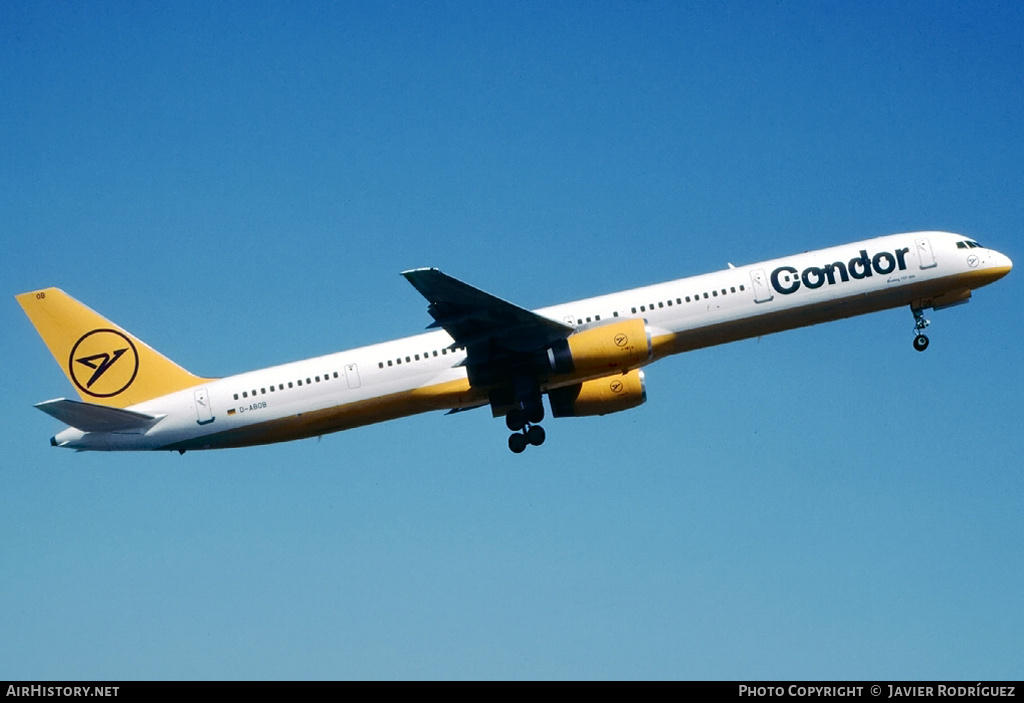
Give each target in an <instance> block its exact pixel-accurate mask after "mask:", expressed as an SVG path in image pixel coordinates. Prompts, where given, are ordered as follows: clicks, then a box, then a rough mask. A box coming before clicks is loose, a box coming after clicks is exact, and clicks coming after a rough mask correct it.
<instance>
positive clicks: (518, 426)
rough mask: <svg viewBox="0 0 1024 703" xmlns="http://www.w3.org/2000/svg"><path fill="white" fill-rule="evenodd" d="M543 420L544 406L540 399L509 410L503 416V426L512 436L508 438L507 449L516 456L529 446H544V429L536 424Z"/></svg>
mask: <svg viewBox="0 0 1024 703" xmlns="http://www.w3.org/2000/svg"><path fill="white" fill-rule="evenodd" d="M543 419H544V406H543V405H542V404H541V400H540V398H537V399H536V400H533V401H530V402H528V403H521V404H520V407H518V408H512V409H511V410H509V411H508V414H507V415H505V426H506V427H508V428H509V429H510V430H512V433H513V434H511V435H509V437H508V448H509V449H511V450H512V451H513V452H515V453H516V454H521V453H522V452H523V450H524V449H526V446H527V445H529V444H532V445H533V446H535V447H539V446H540V445H542V444H544V439H545V438H546V437H547V435H546V433H545V432H544V428H543V427H541V426H540V425H538V424H537V423H538V422H540V421H541V420H543Z"/></svg>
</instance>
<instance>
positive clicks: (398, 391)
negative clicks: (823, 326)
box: [17, 232, 1012, 454]
mask: <svg viewBox="0 0 1024 703" xmlns="http://www.w3.org/2000/svg"><path fill="white" fill-rule="evenodd" d="M1011 268H1012V262H1011V261H1010V259H1009V258H1008V257H1007V256H1005V255H1003V254H1001V253H999V252H997V251H995V250H992V249H988V248H986V247H983V246H981V245H980V244H978V243H977V242H976V241H974V240H973V239H971V238H969V237H965V236H961V235H958V234H952V233H949V232H911V233H906V234H895V235H889V236H883V237H877V238H874V239H868V240H865V241H860V242H855V243H852V244H847V245H844V246H837V247H832V248H828V249H821V250H818V251H810V252H805V253H803V254H796V255H793V256H788V257H783V258H780V259H772V260H770V261H764V262H761V263H756V264H751V265H748V266H738V267H737V266H733V265H732V264H729V268H727V269H725V270H722V271H718V272H715V273H708V274H704V275H700V276H693V277H690V278H682V279H679V280H675V281H669V282H667V283H660V284H656V285H651V286H645V287H641V288H634V289H632V290H626V291H622V292H619V293H612V294H608V295H601V296H598V297H594V298H587V299H584V300H577V301H574V302H571V303H565V304H563V305H555V306H553V307H547V308H542V309H539V310H535V311H530V310H527V309H525V308H522V307H519V306H518V305H515V304H513V303H510V302H507V301H505V300H503V299H501V298H498V297H495V296H493V295H491V294H489V293H485V292H484V291H482V290H479V289H477V288H474V287H473V286H471V285H469V284H467V283H463V282H462V281H460V280H458V279H456V278H453V277H451V276H448V275H447V274H445V273H442V272H441V271H439V270H438V269H435V268H418V269H412V270H409V271H405V272H404V273H403V274H402V275H403V276H404V277H405V278H406V279H407V280H408V281H409V283H411V284H412V285H413V287H415V288H416V290H417V291H419V292H420V293H421V294H422V295H423V297H425V298H426V300H427V302H428V307H427V312H428V313H429V314H430V316H431V317H432V318H433V319H434V322H433V323H432V324H431V325H429V326H428V330H432V331H428V332H426V333H422V334H419V335H416V336H412V337H406V338H404V339H397V340H394V341H390V342H384V343H381V344H373V345H370V346H365V347H359V348H357V349H351V350H349V351H343V352H339V353H337V354H329V355H327V356H320V357H316V358H313V359H308V360H305V361H297V362H294V363H288V364H282V365H279V366H273V367H270V368H266V369H261V370H258V371H251V372H248V373H242V374H238V375H235V376H229V377H226V378H204V377H200V376H195V375H193V374H191V373H189V372H188V371H186V370H185V369H183V368H181V367H180V366H178V365H177V364H175V363H174V362H173V361H171V360H170V359H168V358H166V357H165V356H163V355H161V354H160V353H159V352H157V351H156V350H154V349H153V348H151V347H149V346H147V345H146V344H144V343H143V342H142V341H140V340H139V339H138V338H137V337H135V336H133V335H131V334H130V333H128V332H127V331H125V330H124V329H122V328H121V327H118V326H117V325H115V324H114V323H113V322H110V321H109V320H107V319H106V318H104V317H103V316H101V315H99V314H98V313H96V312H94V311H93V310H91V309H89V308H88V307H86V306H85V305H83V304H82V303H80V302H78V301H77V300H75V299H74V298H72V297H70V296H69V295H67V294H66V293H64V292H63V291H61V290H59V289H57V288H46V289H43V290H37V291H32V292H29V293H23V294H21V295H18V296H17V300H18V302H19V303H20V304H21V306H22V308H24V310H25V313H26V314H27V315H28V317H29V319H30V321H31V322H32V324H33V325H34V326H35V328H36V330H37V332H38V333H39V335H40V336H41V337H42V339H43V341H44V342H45V344H46V345H47V347H48V348H49V350H50V352H51V353H52V354H53V357H54V358H55V359H56V360H57V363H58V364H59V365H60V366H61V368H62V369H63V371H64V373H65V374H66V375H67V377H68V380H70V381H71V383H72V385H73V386H74V387H75V389H76V390H77V392H78V395H79V396H80V398H81V400H72V399H68V398H58V399H55V400H48V401H45V402H42V403H39V404H37V405H36V406H35V407H37V408H39V409H40V410H42V411H43V412H45V413H47V414H49V415H51V416H53V417H54V418H56V419H57V420H60V421H61V422H63V423H65V424H66V425H69V427H68V428H67V429H65V430H63V431H61V432H58V433H57V434H56V435H55V436H54V437H52V438H51V439H50V444H51V445H53V446H55V447H66V448H70V449H76V450H79V451H83V450H101V451H128V450H171V451H178V452H180V453H181V454H184V453H185V452H186V451H187V450H192V449H196V450H198V449H219V448H229V447H244V446H251V445H260V444H269V443H273V442H283V441H288V440H295V439H303V438H308V437H315V436H320V435H324V434H327V433H330V432H337V431H339V430H346V429H350V428H353V427H358V426H362V425H368V424H372V423H377V422H383V421H386V420H392V419H395V418H400V417H406V416H409V415H414V414H417V413H423V412H428V411H433V410H447V411H449V414H450V413H456V412H460V411H464V410H470V409H473V408H478V407H484V406H490V408H491V413H492V415H493V416H494V417H503V418H504V419H505V424H506V426H507V427H508V430H509V431H510V432H511V433H512V434H511V435H510V436H509V438H508V446H509V448H510V449H511V450H512V451H513V452H515V453H520V452H522V451H523V450H524V449H525V448H526V447H527V446H531V445H532V446H540V445H541V444H542V443H543V442H544V440H545V436H546V434H545V430H544V428H543V427H542V426H541V425H540V422H541V421H542V420H543V419H544V404H543V402H542V401H543V396H544V395H547V397H548V405H549V407H550V410H551V415H552V416H553V417H559V418H560V417H573V416H575V417H580V416H592V415H605V414H608V413H613V412H620V411H624V410H628V409H631V408H635V407H637V406H639V405H641V404H642V403H644V402H645V401H646V398H647V393H646V386H645V382H644V368H645V367H646V366H647V365H648V364H650V363H652V362H654V361H657V360H658V359H661V358H663V357H666V356H669V355H672V354H679V353H682V352H686V351H690V350H693V349H700V348H703V347H709V346H712V345H717V344H724V343H727V342H733V341H737V340H741V339H746V338H749V337H758V336H761V335H766V334H770V333H774V332H780V331H782V330H788V329H793V328H797V327H803V326H807V325H814V324H818V323H822V322H828V321H831V320H838V319H842V318H847V317H851V316H854V315H861V314H865V313H870V312H876V311H880V310H885V309H889V308H895V307H900V306H909V307H910V310H911V312H912V314H913V317H914V340H913V342H914V348H915V349H917V350H918V351H924V350H925V349H926V348H927V347H928V344H929V340H928V337H927V336H926V335H925V334H924V330H925V328H926V327H928V325H929V322H928V320H927V319H926V318H925V316H924V311H925V310H927V309H929V308H930V309H934V310H940V309H943V308H946V307H950V306H953V305H959V304H961V303H966V302H968V301H969V300H970V298H971V292H972V291H973V290H974V289H976V288H979V287H981V286H984V285H987V284H989V283H992V282H994V281H996V280H998V279H1000V278H1002V277H1003V276H1005V275H1006V274H1007V273H1009V271H1010V269H1011Z"/></svg>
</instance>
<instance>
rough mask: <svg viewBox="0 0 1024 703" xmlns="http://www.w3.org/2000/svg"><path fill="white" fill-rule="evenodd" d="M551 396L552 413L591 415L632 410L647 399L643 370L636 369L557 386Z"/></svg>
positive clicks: (577, 415)
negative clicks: (562, 386)
mask: <svg viewBox="0 0 1024 703" xmlns="http://www.w3.org/2000/svg"><path fill="white" fill-rule="evenodd" d="M548 400H550V401H551V416H552V417H589V416H592V415H607V414H608V413H617V412H619V411H620V410H629V409H630V408H635V407H637V406H639V405H643V404H644V402H645V401H646V400H647V389H646V388H645V387H644V372H643V371H641V370H640V369H634V370H632V371H630V372H628V373H624V374H615V375H614V376H605V377H604V378H595V379H593V380H590V381H584V382H583V383H577V384H576V385H574V386H566V387H564V388H556V389H554V390H552V391H549V392H548Z"/></svg>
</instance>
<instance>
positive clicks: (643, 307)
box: [612, 284, 747, 317]
mask: <svg viewBox="0 0 1024 703" xmlns="http://www.w3.org/2000/svg"><path fill="white" fill-rule="evenodd" d="M746 289H747V288H746V286H744V285H743V284H740V285H739V290H740V291H741V292H742V291H745V290H746ZM736 290H737V287H736V286H729V288H728V289H725V288H720V289H718V290H713V291H711V293H710V294H709V293H707V292H704V293H697V294H695V295H693V296H689V295H688V296H686V302H687V303H690V302H697V301H699V300H701V299H703V300H708V298H709V297H710V298H717V297H718V296H719V295H729V294H730V293H735V292H736ZM702 296H703V298H702ZM675 304H676V305H682V304H683V298H676V300H675ZM666 305H668V306H669V307H672V301H671V300H667V301H659V302H658V303H657V305H655V303H651V304H650V305H641V306H640V310H639V311H640V312H647V311H648V310H654V309H655V307H658V308H664V307H665V306H666ZM630 310H631V311H632V312H633V314H634V315H636V314H637V308H636V307H632V308H630ZM612 314H613V315H614V316H615V317H618V316H619V313H617V312H615V313H612Z"/></svg>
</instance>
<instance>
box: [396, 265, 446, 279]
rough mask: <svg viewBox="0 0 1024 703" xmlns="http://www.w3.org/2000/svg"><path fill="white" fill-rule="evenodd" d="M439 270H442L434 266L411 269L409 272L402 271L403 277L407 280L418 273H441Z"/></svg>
mask: <svg viewBox="0 0 1024 703" xmlns="http://www.w3.org/2000/svg"><path fill="white" fill-rule="evenodd" d="M439 270H440V269H436V268H434V267H433V266H421V267H420V268H415V269H409V270H408V271H402V275H403V276H405V277H406V278H409V276H414V275H416V274H417V273H426V272H428V271H439Z"/></svg>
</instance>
